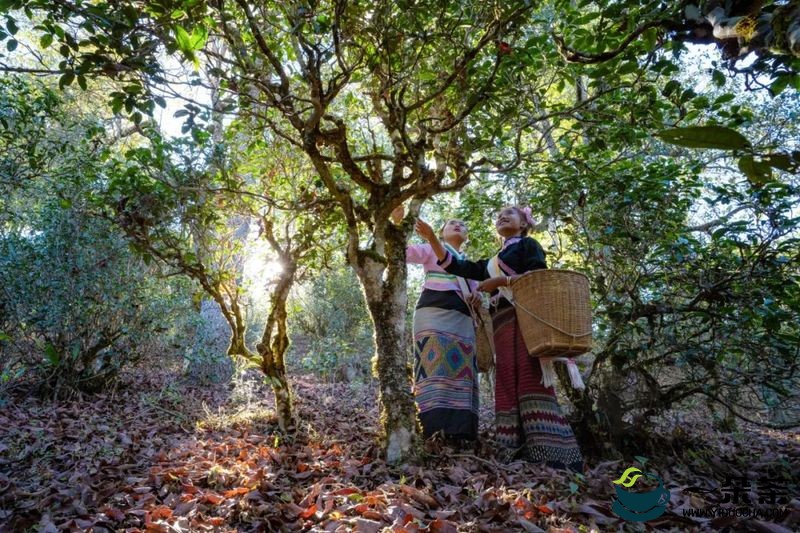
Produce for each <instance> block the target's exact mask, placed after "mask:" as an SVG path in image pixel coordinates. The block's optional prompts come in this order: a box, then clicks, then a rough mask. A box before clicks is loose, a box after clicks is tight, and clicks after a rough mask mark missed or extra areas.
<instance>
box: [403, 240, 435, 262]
mask: <svg viewBox="0 0 800 533" xmlns="http://www.w3.org/2000/svg"><path fill="white" fill-rule="evenodd" d="M432 253H433V248H431V245H430V244H409V245H408V246H407V247H406V262H408V263H417V264H423V263H425V262H426V261H428V260H429V259H430V256H431V254H432Z"/></svg>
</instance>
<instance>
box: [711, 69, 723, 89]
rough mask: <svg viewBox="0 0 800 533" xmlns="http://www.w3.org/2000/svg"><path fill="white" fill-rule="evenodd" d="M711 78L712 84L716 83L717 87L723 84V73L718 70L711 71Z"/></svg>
mask: <svg viewBox="0 0 800 533" xmlns="http://www.w3.org/2000/svg"><path fill="white" fill-rule="evenodd" d="M711 79H712V80H713V82H714V85H716V86H717V87H722V86H723V85H725V74H723V73H722V72H720V71H719V70H715V71H714V72H712V73H711Z"/></svg>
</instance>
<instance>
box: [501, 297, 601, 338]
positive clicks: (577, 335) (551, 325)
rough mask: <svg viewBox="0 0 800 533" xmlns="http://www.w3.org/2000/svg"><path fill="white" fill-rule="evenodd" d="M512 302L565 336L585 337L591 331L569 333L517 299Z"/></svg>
mask: <svg viewBox="0 0 800 533" xmlns="http://www.w3.org/2000/svg"><path fill="white" fill-rule="evenodd" d="M513 303H514V307H517V308H519V309H522V310H523V311H525V312H526V313H528V314H529V315H530V316H532V317H533V318H535V319H536V320H538V321H539V322H541V323H542V324H547V325H548V326H550V327H551V328H553V329H554V330H556V331H559V332H561V333H563V334H564V335H567V336H569V337H574V338H578V337H585V336H587V335H591V333H592V330H591V329H590V330H589V331H587V332H586V333H570V332H568V331H564V330H563V329H561V328H560V327H558V326H556V325H555V324H551V323H550V322H548V321H547V320H545V319H543V318H542V317H540V316H538V315H537V314H536V313H534V312H532V311H531V310H530V309H527V308H526V307H525V306H524V305H522V304H521V303H519V302H518V301H516V302H513Z"/></svg>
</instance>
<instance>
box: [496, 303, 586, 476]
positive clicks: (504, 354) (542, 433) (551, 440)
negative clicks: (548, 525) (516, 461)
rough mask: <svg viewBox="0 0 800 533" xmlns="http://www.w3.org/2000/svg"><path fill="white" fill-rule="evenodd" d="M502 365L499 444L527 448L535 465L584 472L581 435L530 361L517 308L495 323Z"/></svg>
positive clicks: (499, 370) (503, 313) (535, 362)
mask: <svg viewBox="0 0 800 533" xmlns="http://www.w3.org/2000/svg"><path fill="white" fill-rule="evenodd" d="M492 323H493V325H494V343H495V354H496V356H497V359H496V365H497V366H496V376H495V395H494V397H495V417H496V426H497V428H496V429H497V440H498V442H499V443H500V444H501V445H503V446H505V447H507V448H512V449H517V448H521V447H524V449H525V450H524V451H525V454H524V455H525V456H526V457H527V458H528V459H529V460H531V461H533V462H546V463H548V464H549V465H551V466H554V467H557V468H564V467H569V468H571V469H573V470H576V471H578V472H582V471H583V456H582V455H581V451H580V448H579V447H578V442H577V440H576V439H575V434H574V433H573V431H572V427H570V425H569V422H568V421H567V419H566V418H564V416H563V414H562V413H561V407H560V406H559V405H558V400H557V399H556V394H555V390H554V389H553V387H545V386H544V385H542V383H541V381H542V367H541V365H540V364H539V360H538V359H535V358H533V357H531V356H529V355H528V351H527V349H526V348H525V341H524V339H523V338H522V332H521V330H520V328H519V324H518V323H517V316H516V313H515V311H514V308H513V307H506V308H503V309H500V310H498V311H497V312H496V313H495V314H494V316H493V317H492Z"/></svg>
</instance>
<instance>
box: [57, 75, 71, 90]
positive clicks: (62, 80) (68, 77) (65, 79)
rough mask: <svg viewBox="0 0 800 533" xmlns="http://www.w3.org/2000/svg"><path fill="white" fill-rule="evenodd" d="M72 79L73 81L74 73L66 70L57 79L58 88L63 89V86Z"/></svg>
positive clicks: (69, 83) (68, 83)
mask: <svg viewBox="0 0 800 533" xmlns="http://www.w3.org/2000/svg"><path fill="white" fill-rule="evenodd" d="M73 81H75V73H74V72H67V73H65V74H64V75H63V76H61V78H60V79H59V80H58V88H59V89H63V88H64V87H66V86H68V85H71V84H72V82H73Z"/></svg>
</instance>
